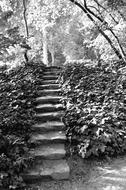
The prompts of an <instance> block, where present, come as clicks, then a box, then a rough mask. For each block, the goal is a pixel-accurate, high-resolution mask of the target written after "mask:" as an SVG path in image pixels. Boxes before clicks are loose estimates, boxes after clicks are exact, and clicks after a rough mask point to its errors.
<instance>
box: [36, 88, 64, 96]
mask: <svg viewBox="0 0 126 190" xmlns="http://www.w3.org/2000/svg"><path fill="white" fill-rule="evenodd" d="M38 95H39V96H49V95H50V96H53V95H55V96H58V95H61V90H60V89H53V90H51V89H48V90H39V91H38Z"/></svg>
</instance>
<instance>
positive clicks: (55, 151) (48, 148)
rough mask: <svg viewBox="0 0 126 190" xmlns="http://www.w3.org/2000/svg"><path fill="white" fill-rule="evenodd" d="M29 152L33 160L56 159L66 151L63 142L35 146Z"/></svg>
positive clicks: (60, 157) (62, 156) (63, 155)
mask: <svg viewBox="0 0 126 190" xmlns="http://www.w3.org/2000/svg"><path fill="white" fill-rule="evenodd" d="M30 153H31V154H32V155H34V157H35V160H41V159H48V160H58V159H62V158H64V157H65V154H66V151H65V146H64V144H49V145H44V146H40V147H38V148H35V149H33V150H31V151H30Z"/></svg>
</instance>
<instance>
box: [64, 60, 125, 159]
mask: <svg viewBox="0 0 126 190" xmlns="http://www.w3.org/2000/svg"><path fill="white" fill-rule="evenodd" d="M61 79H62V80H61V84H62V90H63V95H64V98H63V102H64V104H65V106H66V114H65V117H64V120H65V123H66V126H67V135H68V137H69V139H70V140H73V139H76V140H77V142H78V152H79V154H80V155H81V156H82V157H83V158H85V157H89V156H92V155H95V156H101V155H102V156H104V155H106V156H112V155H115V154H120V153H124V152H125V151H126V106H125V105H126V67H125V66H124V63H122V62H117V61H115V62H114V63H113V64H111V65H110V64H109V65H108V64H106V65H102V66H101V67H98V66H97V65H94V66H93V65H89V64H87V65H85V64H84V63H83V64H77V63H74V64H71V63H69V64H67V65H66V66H65V68H64V70H63V72H62V74H61Z"/></svg>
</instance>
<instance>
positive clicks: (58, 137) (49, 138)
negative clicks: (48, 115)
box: [31, 131, 66, 145]
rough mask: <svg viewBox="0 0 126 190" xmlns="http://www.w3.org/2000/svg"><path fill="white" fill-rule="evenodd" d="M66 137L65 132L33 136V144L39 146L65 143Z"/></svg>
mask: <svg viewBox="0 0 126 190" xmlns="http://www.w3.org/2000/svg"><path fill="white" fill-rule="evenodd" d="M65 141H66V135H65V132H64V131H55V132H54V131H53V132H48V133H43V134H33V135H32V137H31V142H32V143H35V144H37V145H43V144H49V143H65Z"/></svg>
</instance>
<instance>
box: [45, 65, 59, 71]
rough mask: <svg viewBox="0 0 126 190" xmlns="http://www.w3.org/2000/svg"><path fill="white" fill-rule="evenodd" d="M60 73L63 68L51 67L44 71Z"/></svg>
mask: <svg viewBox="0 0 126 190" xmlns="http://www.w3.org/2000/svg"><path fill="white" fill-rule="evenodd" d="M54 70H56V71H59V70H62V67H57V66H49V67H45V69H44V71H54Z"/></svg>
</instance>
